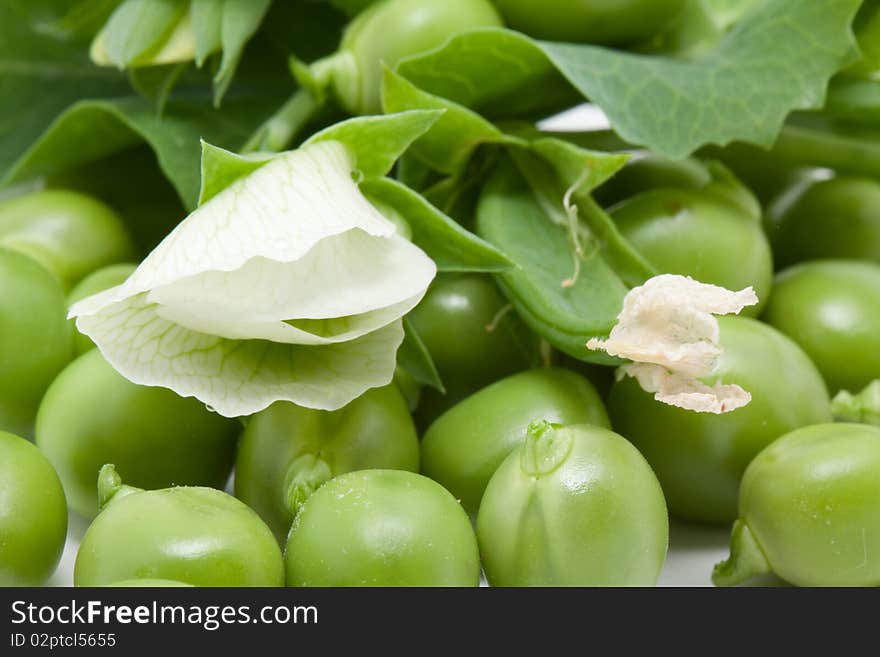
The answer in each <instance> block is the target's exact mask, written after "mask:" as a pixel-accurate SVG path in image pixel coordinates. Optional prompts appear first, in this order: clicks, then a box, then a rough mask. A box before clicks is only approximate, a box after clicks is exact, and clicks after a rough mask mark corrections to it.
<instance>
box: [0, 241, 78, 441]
mask: <svg viewBox="0 0 880 657" xmlns="http://www.w3.org/2000/svg"><path fill="white" fill-rule="evenodd" d="M66 314H67V309H66V305H65V302H64V293H63V292H62V290H61V286H60V285H59V284H58V282H57V281H56V280H54V279H53V277H52V275H51V274H49V273H48V272H47V271H46V270H45V269H43V267H41V266H40V265H39V264H37V263H36V262H35V261H34V260H32V259H31V258H29V257H27V256H25V255H22V254H20V253H16V252H14V251H9V250H8V249H4V248H2V247H0V430H8V431H12V432H14V433H17V434H20V435H23V436H30V435H31V434H32V433H33V423H34V417H35V415H36V413H37V406H38V405H39V403H40V398H41V397H42V396H43V393H44V392H45V391H46V388H48V387H49V384H50V383H51V382H52V379H53V378H54V377H55V375H56V374H57V373H58V372H59V371H61V369H62V368H63V367H64V366H65V365H66V364H67V362H68V361H69V360H70V359H71V357H72V356H73V332H72V329H71V327H70V324H68V323H67V321H66V319H65V316H66Z"/></svg>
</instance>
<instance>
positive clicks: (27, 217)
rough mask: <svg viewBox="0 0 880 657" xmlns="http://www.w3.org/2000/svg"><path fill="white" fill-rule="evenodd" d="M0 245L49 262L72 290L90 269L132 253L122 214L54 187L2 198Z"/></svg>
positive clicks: (44, 262) (52, 268) (55, 272)
mask: <svg viewBox="0 0 880 657" xmlns="http://www.w3.org/2000/svg"><path fill="white" fill-rule="evenodd" d="M0 245H3V246H6V247H8V248H12V249H15V250H18V251H21V252H23V253H25V254H27V255H29V256H31V257H32V258H34V259H35V260H37V261H38V262H39V263H40V264H41V265H43V266H44V267H46V269H47V270H49V271H50V272H52V273H53V274H54V275H55V276H56V277H57V278H58V280H59V281H60V282H61V285H62V287H63V288H64V289H65V290H69V289H70V288H71V287H72V286H73V285H75V284H76V283H77V282H78V281H79V280H80V279H82V277H83V276H85V275H86V274H88V273H90V272H92V271H94V270H95V269H98V268H100V267H103V266H105V265H109V264H112V263H115V262H120V261H122V260H126V259H128V258H130V257H131V256H132V253H133V251H134V247H133V245H132V243H131V239H130V238H129V236H128V234H127V233H126V231H125V227H124V226H123V224H122V220H121V219H120V218H119V216H118V215H117V214H116V213H115V212H114V211H113V210H112V209H110V208H109V207H108V206H107V205H105V204H104V203H102V202H101V201H99V200H97V199H95V198H92V197H90V196H86V195H85V194H80V193H79V192H73V191H69V190H60V189H50V190H42V191H39V192H34V193H33V194H27V195H24V196H16V197H13V198H10V199H7V200H5V201H3V202H2V203H0Z"/></svg>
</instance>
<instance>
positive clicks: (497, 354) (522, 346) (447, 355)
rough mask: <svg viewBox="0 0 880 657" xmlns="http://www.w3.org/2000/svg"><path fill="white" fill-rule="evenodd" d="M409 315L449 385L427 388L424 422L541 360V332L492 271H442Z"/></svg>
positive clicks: (421, 405) (423, 396)
mask: <svg viewBox="0 0 880 657" xmlns="http://www.w3.org/2000/svg"><path fill="white" fill-rule="evenodd" d="M408 318H409V321H410V322H411V323H412V325H413V326H414V327H415V328H416V330H417V331H418V334H419V337H420V338H421V339H422V341H423V342H424V344H425V347H426V348H427V350H428V352H429V353H430V354H431V358H432V359H433V361H434V364H435V365H436V367H437V372H438V374H439V376H440V380H441V381H442V382H443V386H444V388H445V393H441V392H439V391H436V390H433V389H425V390H423V391H422V394H421V399H420V401H419V406H418V413H417V418H418V420H419V423H420V425H421V426H427V425H429V424H430V423H431V422H433V421H434V420H435V419H436V418H437V417H438V416H439V415H440V414H441V413H442V412H443V411H445V410H447V409H448V408H450V407H451V406H453V405H455V404H456V403H457V402H459V401H461V400H462V399H464V398H465V397H467V396H468V395H470V394H472V393H474V392H476V391H477V390H479V389H480V388H483V387H485V386H487V385H489V384H490V383H494V382H495V381H497V380H498V379H502V378H504V377H505V376H509V375H511V374H514V373H516V372H518V371H520V370H524V369H527V368H529V367H532V366H534V365H537V362H538V358H539V354H538V351H539V341H538V339H537V337H535V335H534V334H533V333H532V332H531V331H529V329H528V328H526V326H525V325H524V324H523V323H522V320H520V319H519V317H517V315H516V312H515V311H513V309H512V308H511V307H510V306H509V304H508V303H507V300H506V299H505V298H504V297H503V296H502V295H501V293H500V292H499V291H498V288H497V287H496V285H495V283H494V282H493V281H492V279H491V278H489V277H488V276H480V275H476V274H464V275H441V276H439V277H438V278H437V279H435V280H434V282H433V283H432V284H431V287H430V288H429V289H428V293H427V294H426V295H425V297H424V298H423V299H422V300H421V301H420V302H419V305H418V306H416V307H415V309H413V311H412V312H411V313H410V314H409V317H408Z"/></svg>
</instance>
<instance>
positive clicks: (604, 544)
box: [477, 421, 669, 586]
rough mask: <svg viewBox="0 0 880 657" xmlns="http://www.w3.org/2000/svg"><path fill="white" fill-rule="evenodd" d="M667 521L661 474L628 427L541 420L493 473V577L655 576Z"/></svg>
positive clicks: (503, 580) (488, 536) (514, 582)
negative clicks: (631, 439) (629, 436)
mask: <svg viewBox="0 0 880 657" xmlns="http://www.w3.org/2000/svg"><path fill="white" fill-rule="evenodd" d="M668 524H669V523H668V520H667V514H666V504H665V502H664V501H663V492H662V491H661V489H660V483H659V482H658V481H657V477H655V476H654V473H653V472H652V471H651V467H650V466H649V465H648V463H647V462H646V461H645V459H644V458H643V457H642V455H641V454H639V452H638V450H637V449H636V448H635V447H633V446H632V445H631V444H630V443H628V442H627V441H626V440H625V439H624V438H623V437H622V436H619V435H617V434H616V433H614V432H612V431H609V430H607V429H602V428H600V427H594V426H590V425H576V426H571V427H561V426H554V425H551V424H550V423H549V422H545V421H539V422H535V423H533V424H532V425H531V426H530V427H529V432H528V436H527V437H526V439H525V441H524V442H523V444H522V445H520V446H519V447H518V448H517V449H516V450H515V451H514V452H513V453H511V454H510V455H509V456H508V457H507V458H506V459H505V460H504V462H503V463H502V464H501V466H500V467H499V468H498V470H497V471H496V472H495V474H494V475H492V479H491V480H490V481H489V485H488V486H487V487H486V493H485V495H483V501H482V502H481V503H480V513H479V515H478V517H477V537H478V539H479V544H480V554H481V555H482V557H483V567H484V569H485V571H486V577H487V579H488V580H489V584H491V585H492V586H653V585H654V584H656V583H657V578H658V577H659V575H660V569H661V568H662V567H663V561H664V559H665V558H666V547H667V544H668V538H669V526H668Z"/></svg>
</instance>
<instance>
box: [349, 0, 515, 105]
mask: <svg viewBox="0 0 880 657" xmlns="http://www.w3.org/2000/svg"><path fill="white" fill-rule="evenodd" d="M501 25H502V22H501V19H500V18H499V16H498V13H497V12H496V11H495V8H494V7H493V6H492V3H491V2H489V0H444V1H443V2H436V1H435V0H384V1H382V2H377V3H375V4H373V5H372V6H370V7H369V8H368V9H367V10H366V11H364V12H362V13H361V14H359V15H358V17H357V18H356V19H355V20H354V21H352V22H351V24H350V25H349V26H348V28H347V29H346V32H345V34H344V35H343V37H342V42H341V44H340V52H341V53H344V54H345V55H346V57H345V58H344V59H339V58H337V60H336V61H337V62H339V61H345V64H343V65H342V66H340V68H338V69H337V70H336V72H335V74H334V77H333V82H334V88H335V91H336V93H337V95H338V96H339V99H340V101H341V102H342V104H343V106H344V107H345V109H346V110H348V111H349V112H351V113H352V114H379V113H381V111H382V105H381V98H380V91H381V88H382V64H383V63H384V64H385V65H386V66H388V67H391V68H394V66H395V65H396V64H397V62H399V61H400V60H401V59H403V58H404V57H406V56H408V55H414V54H416V53H419V52H423V51H425V50H431V49H432V48H436V47H437V46H439V45H441V44H442V43H443V42H444V41H445V40H446V39H447V38H449V37H450V36H452V35H453V34H456V33H457V32H461V31H463V30H468V29H473V28H478V27H500V26H501Z"/></svg>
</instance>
